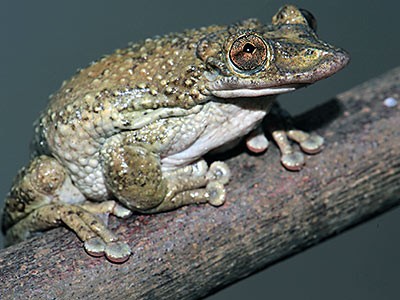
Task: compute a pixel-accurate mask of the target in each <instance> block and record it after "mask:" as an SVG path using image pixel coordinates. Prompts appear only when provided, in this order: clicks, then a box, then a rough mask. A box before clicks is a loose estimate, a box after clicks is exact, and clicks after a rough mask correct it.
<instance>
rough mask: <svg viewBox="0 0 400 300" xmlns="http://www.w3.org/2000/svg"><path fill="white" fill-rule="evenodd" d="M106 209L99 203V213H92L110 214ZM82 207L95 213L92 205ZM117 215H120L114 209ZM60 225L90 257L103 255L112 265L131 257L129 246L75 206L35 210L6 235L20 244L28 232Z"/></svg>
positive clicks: (59, 205) (57, 206)
mask: <svg viewBox="0 0 400 300" xmlns="http://www.w3.org/2000/svg"><path fill="white" fill-rule="evenodd" d="M109 202H114V201H109ZM107 205H108V206H109V207H111V206H110V205H109V204H107ZM107 205H102V203H99V210H98V211H96V213H99V212H100V213H106V214H108V213H113V211H110V210H107V209H105V208H106V206H107ZM83 206H86V207H90V209H91V210H92V211H93V212H95V203H90V204H89V203H87V204H84V205H83ZM117 211H118V213H119V212H120V207H118V206H117ZM125 213H126V212H125V211H124V213H121V215H124V216H125ZM60 223H63V224H65V225H66V226H67V227H68V228H70V229H71V230H73V231H74V232H75V233H76V234H77V236H78V237H79V238H80V239H81V240H82V241H83V242H84V247H85V250H86V251H87V252H88V253H89V254H90V255H92V256H102V255H105V256H106V257H107V258H108V259H109V260H110V261H112V262H123V261H126V260H127V259H128V258H129V256H130V254H131V251H130V248H129V246H128V245H127V244H125V243H123V242H120V241H118V238H117V236H116V235H115V234H114V233H112V232H111V231H110V230H109V229H108V228H107V227H106V225H105V224H104V223H103V222H102V221H101V220H100V219H99V218H98V217H97V216H95V215H94V214H93V213H92V212H89V211H87V210H85V209H83V208H82V207H80V206H78V205H69V204H49V205H45V206H42V207H39V208H37V209H36V210H34V211H33V212H32V213H30V214H29V215H28V216H27V217H25V218H24V219H22V220H20V221H19V222H18V223H16V224H15V225H14V226H12V227H11V228H10V229H9V230H8V231H7V236H8V238H11V239H13V240H22V239H25V238H27V237H28V236H30V234H31V233H32V232H36V231H43V230H46V229H49V228H52V227H55V226H57V225H58V224H60Z"/></svg>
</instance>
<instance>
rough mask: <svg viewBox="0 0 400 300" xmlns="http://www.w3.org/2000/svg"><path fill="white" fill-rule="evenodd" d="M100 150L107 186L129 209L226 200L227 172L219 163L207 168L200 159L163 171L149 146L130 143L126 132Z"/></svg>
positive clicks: (158, 208) (151, 209)
mask: <svg viewBox="0 0 400 300" xmlns="http://www.w3.org/2000/svg"><path fill="white" fill-rule="evenodd" d="M124 135H126V136H124ZM101 153H102V162H103V176H104V177H105V179H106V182H107V185H108V188H109V189H110V190H111V191H112V192H113V194H114V195H115V196H116V197H117V198H118V199H119V201H121V202H122V203H123V204H124V205H125V206H127V207H128V208H130V209H132V210H137V211H140V212H144V213H153V212H160V211H165V210H171V209H174V208H177V207H180V206H183V205H188V204H192V203H205V202H208V203H210V204H212V205H221V204H222V203H223V202H224V200H225V188H224V184H226V183H227V182H228V180H229V176H230V172H229V168H228V167H227V166H226V164H224V163H222V162H215V163H214V164H212V165H211V167H210V168H208V167H207V164H206V163H205V162H204V161H199V162H198V163H195V164H193V165H190V166H185V167H182V168H178V169H175V170H173V171H166V170H163V169H162V166H161V160H160V157H159V155H157V154H156V153H154V152H153V151H152V148H151V146H149V145H148V144H145V143H141V142H132V139H131V138H130V136H129V133H126V134H121V135H116V136H114V137H112V138H110V139H109V141H108V142H107V143H106V144H105V145H104V148H103V149H102V151H101Z"/></svg>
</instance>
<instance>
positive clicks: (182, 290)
mask: <svg viewBox="0 0 400 300" xmlns="http://www.w3.org/2000/svg"><path fill="white" fill-rule="evenodd" d="M387 97H394V98H397V99H399V98H400V68H397V69H395V70H392V71H391V72H389V73H388V74H386V75H384V76H382V77H379V78H377V79H374V80H372V81H369V82H367V83H365V84H362V85H360V86H358V87H355V88H354V89H352V90H351V91H349V92H346V93H343V94H341V95H339V96H337V98H335V99H332V100H330V101H328V102H326V103H325V104H324V105H322V106H320V107H317V108H315V109H314V110H312V111H310V112H308V113H306V114H304V115H302V116H300V117H299V118H297V121H298V122H297V125H298V126H299V127H301V128H304V129H307V130H316V131H317V132H319V133H320V134H321V135H323V136H324V137H325V138H326V148H325V149H324V150H323V152H322V153H321V154H318V155H315V156H312V157H309V158H308V160H307V165H306V167H305V168H304V169H303V170H302V171H300V172H289V171H286V170H284V169H283V167H281V165H280V163H279V157H278V151H277V150H276V148H275V147H270V149H269V150H268V152H267V153H265V154H262V155H257V156H255V155H250V154H248V153H247V152H245V151H244V152H242V153H236V154H232V155H231V158H228V159H227V162H228V164H229V165H230V167H231V168H232V171H233V172H232V173H233V174H234V175H233V179H232V181H231V183H230V184H229V187H228V197H227V202H226V204H225V205H224V206H222V207H220V208H214V207H211V206H209V205H199V206H195V205H193V206H190V207H184V208H182V209H179V210H176V211H172V212H169V213H163V214H157V215H148V216H136V217H133V218H131V219H128V220H124V221H120V220H117V219H115V218H112V220H111V226H112V227H113V228H114V230H115V231H116V232H117V233H118V234H119V235H120V236H121V237H123V238H125V239H126V240H128V241H129V244H130V245H131V246H132V248H133V256H132V257H131V258H130V259H129V261H128V262H126V263H124V264H121V265H116V264H112V263H110V262H108V261H107V260H105V259H104V258H92V257H89V256H88V255H87V254H86V253H85V252H84V251H83V249H82V247H81V246H82V245H81V242H80V241H79V240H78V239H77V237H76V236H75V235H74V234H73V233H71V232H68V230H66V229H60V228H59V229H55V230H52V231H50V232H48V233H46V234H44V235H42V236H40V237H37V238H34V239H31V240H29V241H26V242H24V243H21V244H18V245H15V246H13V247H10V248H7V249H4V250H2V251H1V252H0V293H1V297H0V298H1V299H28V298H37V299H39V298H40V299H47V298H49V299H54V298H57V299H97V298H100V299H195V298H200V297H204V296H206V295H207V294H209V293H210V292H212V291H214V290H216V289H219V288H221V287H223V286H225V285H227V284H229V283H232V282H234V281H236V280H238V279H240V278H243V277H245V276H247V275H249V274H251V273H253V272H255V271H257V270H259V269H262V268H265V267H267V266H268V265H270V264H272V263H274V262H276V261H278V260H281V259H283V258H285V257H287V256H289V255H292V254H294V253H296V252H299V251H302V250H304V249H306V248H307V247H310V246H311V245H314V244H316V243H319V242H321V241H323V240H324V239H326V238H328V237H331V236H333V235H335V234H338V233H339V232H341V231H343V230H345V229H347V228H349V227H350V226H354V225H356V224H358V223H360V222H362V221H365V220H367V219H368V218H371V217H372V216H374V215H376V214H378V213H381V212H383V211H385V210H387V209H389V208H391V207H393V206H394V205H396V204H398V203H399V202H400V197H399V194H400V184H399V182H400V151H399V145H400V130H399V125H400V105H399V104H398V105H397V106H395V107H391V108H390V107H387V106H385V105H384V103H383V101H384V99H385V98H387Z"/></svg>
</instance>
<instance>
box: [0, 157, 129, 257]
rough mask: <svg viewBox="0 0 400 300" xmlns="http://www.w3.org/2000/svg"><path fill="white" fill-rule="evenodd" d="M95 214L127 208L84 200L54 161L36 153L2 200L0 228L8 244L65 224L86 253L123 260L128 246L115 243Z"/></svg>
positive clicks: (126, 212)
mask: <svg viewBox="0 0 400 300" xmlns="http://www.w3.org/2000/svg"><path fill="white" fill-rule="evenodd" d="M95 214H107V215H108V214H114V215H117V216H119V217H125V216H128V215H129V214H130V211H129V210H127V209H125V208H123V207H121V206H120V205H118V204H117V203H116V202H115V201H105V202H101V203H92V202H89V201H86V200H85V197H84V196H83V195H82V194H81V193H80V192H79V190H78V189H77V188H76V187H75V186H73V184H72V182H71V180H70V178H69V176H68V175H67V174H66V172H65V171H64V168H63V167H62V166H61V165H60V164H59V162H58V161H57V160H55V159H54V158H51V157H48V156H39V157H36V158H34V159H33V161H32V162H31V164H30V165H29V166H28V167H27V168H26V169H23V170H21V172H20V173H19V175H18V177H17V178H16V180H15V182H14V185H13V187H12V189H11V192H10V194H9V195H8V197H7V199H6V206H5V216H4V219H3V230H4V231H5V232H6V240H7V241H8V243H9V244H10V243H15V242H18V241H21V240H23V239H26V238H28V237H29V236H31V235H32V234H33V233H35V232H40V231H44V230H48V229H50V228H53V227H57V226H60V225H61V224H65V225H66V226H67V227H69V228H70V229H72V230H73V231H74V232H75V233H76V234H77V235H78V237H79V238H80V239H81V240H82V241H84V242H85V244H84V246H85V249H86V250H87V252H88V253H89V254H91V255H94V256H99V255H103V254H104V253H105V254H106V256H107V257H108V258H109V259H110V260H112V261H117V262H119V261H122V260H126V259H127V258H128V257H129V255H130V249H129V247H128V246H127V245H126V244H124V243H122V242H119V241H118V238H117V237H116V236H115V235H114V234H113V233H112V232H111V231H109V230H108V229H107V227H106V225H105V224H104V223H103V222H102V220H101V219H100V218H99V217H97V216H96V215H95Z"/></svg>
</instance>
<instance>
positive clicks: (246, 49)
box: [243, 43, 256, 53]
mask: <svg viewBox="0 0 400 300" xmlns="http://www.w3.org/2000/svg"><path fill="white" fill-rule="evenodd" d="M254 50H256V47H254V46H253V45H252V44H250V43H246V45H244V47H243V52H246V53H254Z"/></svg>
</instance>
